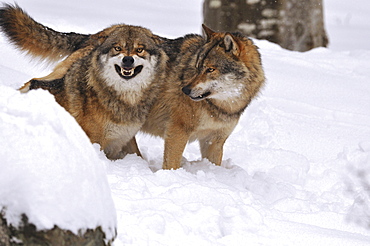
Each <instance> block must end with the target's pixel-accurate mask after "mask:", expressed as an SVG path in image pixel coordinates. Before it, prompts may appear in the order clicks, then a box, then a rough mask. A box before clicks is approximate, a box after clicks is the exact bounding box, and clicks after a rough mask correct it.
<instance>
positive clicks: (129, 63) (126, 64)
mask: <svg viewBox="0 0 370 246" xmlns="http://www.w3.org/2000/svg"><path fill="white" fill-rule="evenodd" d="M134 61H135V60H134V58H133V57H132V56H125V57H123V58H122V63H123V66H124V67H132V64H134Z"/></svg>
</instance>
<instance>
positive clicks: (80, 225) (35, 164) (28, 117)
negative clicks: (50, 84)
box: [0, 86, 116, 240]
mask: <svg viewBox="0 0 370 246" xmlns="http://www.w3.org/2000/svg"><path fill="white" fill-rule="evenodd" d="M0 136H1V139H2V144H1V148H0V170H1V172H0V187H3V188H4V187H7V189H0V207H3V209H5V212H6V219H7V221H8V223H11V224H13V225H15V226H17V225H18V224H19V222H20V215H21V214H23V213H25V214H26V215H27V216H28V218H29V222H30V223H33V224H35V225H36V227H37V229H39V230H42V229H51V228H52V227H54V225H57V226H59V227H60V228H61V229H66V230H70V231H72V232H74V233H75V234H77V233H78V231H79V230H80V229H82V231H83V230H84V229H95V228H96V227H98V226H102V229H103V231H104V232H105V234H106V237H107V240H110V239H112V238H114V236H115V230H116V212H115V207H114V204H113V200H112V197H111V192H110V188H109V185H108V182H107V177H106V173H105V169H104V165H103V163H102V162H101V161H100V159H99V158H98V156H97V154H96V152H95V151H94V148H93V147H92V145H91V143H90V141H89V139H88V137H87V136H86V135H85V133H84V132H83V130H82V129H81V128H80V126H79V125H78V124H77V122H76V121H75V120H74V118H73V117H71V115H70V114H69V113H67V112H66V111H65V110H64V109H63V108H62V107H60V106H59V105H58V104H57V103H56V102H55V100H54V98H53V96H52V95H50V94H49V93H48V92H46V91H42V90H38V91H31V92H30V93H28V94H20V93H19V92H18V91H16V90H14V89H12V88H10V87H6V86H0Z"/></svg>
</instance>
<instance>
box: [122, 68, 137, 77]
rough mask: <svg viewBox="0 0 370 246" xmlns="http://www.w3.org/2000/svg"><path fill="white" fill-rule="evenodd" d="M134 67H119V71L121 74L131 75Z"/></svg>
mask: <svg viewBox="0 0 370 246" xmlns="http://www.w3.org/2000/svg"><path fill="white" fill-rule="evenodd" d="M134 72H135V70H134V68H123V67H121V73H122V75H123V76H132V75H134Z"/></svg>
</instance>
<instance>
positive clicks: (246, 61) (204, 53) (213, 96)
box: [0, 10, 265, 169]
mask: <svg viewBox="0 0 370 246" xmlns="http://www.w3.org/2000/svg"><path fill="white" fill-rule="evenodd" d="M6 12H7V13H8V12H9V11H6ZM9 15H11V14H9ZM11 16H12V17H13V18H12V19H10V18H8V19H10V21H8V24H7V25H3V24H2V23H3V22H4V21H2V17H1V10H0V26H2V27H3V31H4V32H5V33H6V34H7V35H8V36H10V39H11V40H13V43H15V44H16V45H18V46H19V47H20V48H21V49H23V50H25V51H27V52H30V53H31V54H33V55H36V56H41V57H46V58H49V59H53V58H55V57H57V56H60V55H61V54H62V55H70V56H69V57H68V58H70V60H72V61H73V59H74V58H73V56H84V53H89V49H90V47H91V46H93V45H91V43H94V42H96V40H99V39H100V37H101V36H104V35H102V34H99V33H98V34H95V35H85V34H76V33H59V32H56V31H54V30H51V29H48V28H45V27H42V28H40V26H37V25H36V24H33V25H32V26H33V28H34V30H35V29H37V30H39V31H38V32H39V33H43V35H42V36H49V37H52V38H54V37H59V38H61V39H63V40H64V41H63V43H64V45H61V46H59V47H58V48H57V49H56V50H53V51H50V52H49V53H50V55H48V51H47V49H44V48H41V49H42V50H41V51H39V50H36V49H34V48H33V46H32V44H31V45H25V43H26V42H24V41H19V40H20V39H19V38H18V39H16V38H14V37H15V36H17V35H15V34H19V35H20V36H22V31H21V30H23V32H27V30H28V29H27V28H24V27H25V26H26V23H30V22H32V21H28V22H26V21H25V20H24V19H27V18H23V19H22V18H20V16H23V17H24V13H23V15H22V14H21V15H19V16H15V15H14V14H13V15H11ZM28 18H30V17H28ZM12 23H18V24H17V27H18V29H15V28H9V26H15V25H14V24H12ZM203 30H204V33H205V37H203V36H200V35H197V34H188V35H185V36H184V37H180V38H177V39H167V38H164V37H159V36H156V38H157V39H158V40H159V41H158V43H159V44H160V45H159V46H160V47H159V49H163V50H164V52H165V54H166V55H167V57H168V62H167V67H166V69H165V72H164V74H165V75H164V76H165V82H164V83H160V84H159V85H158V91H157V93H158V94H157V100H155V101H154V103H153V104H151V108H150V110H148V115H147V117H146V119H145V121H144V124H143V125H142V126H141V131H143V132H145V133H148V134H150V135H154V136H160V137H162V138H164V140H165V150H164V158H163V169H178V168H180V166H181V159H182V153H183V151H184V148H185V146H186V144H187V143H188V142H189V141H195V140H198V141H199V144H200V149H201V155H202V158H206V159H208V160H209V161H210V162H212V163H214V164H216V165H221V161H222V155H223V146H224V143H225V141H226V140H227V138H228V137H229V136H230V134H231V133H232V131H233V129H234V128H235V126H236V125H237V123H238V121H239V118H240V116H241V114H242V113H243V112H244V110H245V109H246V108H247V106H248V105H249V103H250V102H251V100H252V99H253V98H255V97H256V95H258V93H259V91H260V89H261V88H262V86H263V85H264V82H265V76H264V71H263V67H262V63H261V56H260V54H259V52H258V47H257V46H256V45H254V43H253V41H252V40H251V39H249V38H247V37H245V36H243V35H241V34H239V33H228V32H214V31H213V30H211V29H209V28H208V27H206V26H205V25H203ZM27 34H28V35H29V36H31V37H32V36H34V38H37V37H36V36H35V35H34V34H32V33H27ZM23 35H24V34H23ZM12 37H13V38H12ZM41 40H42V39H41ZM44 45H45V46H47V44H46V43H45V44H43V45H41V47H44ZM55 54H57V55H55ZM71 54H72V55H71ZM68 58H67V59H66V60H65V61H63V62H64V64H63V62H62V63H61V65H60V67H59V68H58V67H57V68H56V70H54V72H53V73H52V74H51V75H50V76H49V77H48V76H47V78H46V79H45V78H43V79H44V80H46V81H43V80H42V79H41V80H38V82H37V83H34V84H35V85H36V84H49V83H50V82H51V83H54V82H53V81H55V80H56V81H57V80H58V79H59V77H61V76H63V74H64V73H65V71H66V70H68V69H69V67H71V64H73V62H70V61H69V60H68ZM118 70H119V69H118ZM162 72H163V71H162ZM23 89H24V88H23ZM26 90H27V88H26ZM146 96H147V95H146ZM116 134H117V133H116Z"/></svg>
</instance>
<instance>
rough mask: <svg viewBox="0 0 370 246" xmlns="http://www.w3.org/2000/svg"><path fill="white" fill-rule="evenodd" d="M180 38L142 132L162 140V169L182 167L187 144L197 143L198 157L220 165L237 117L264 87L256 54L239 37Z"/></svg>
mask: <svg viewBox="0 0 370 246" xmlns="http://www.w3.org/2000/svg"><path fill="white" fill-rule="evenodd" d="M203 30H204V32H205V34H206V38H205V39H204V38H203V37H200V36H197V35H191V36H185V38H184V39H183V41H182V42H181V46H180V47H179V50H178V54H177V59H176V60H175V61H173V63H172V64H171V67H172V68H173V69H172V70H170V71H169V74H168V75H167V80H168V82H167V83H164V84H163V85H162V88H161V94H160V96H159V98H160V100H158V101H157V102H156V103H155V104H154V106H153V108H152V110H151V111H150V113H149V116H148V118H147V120H146V122H145V124H144V125H143V127H142V129H141V130H142V131H143V132H147V133H149V134H152V135H156V136H161V137H163V138H164V140H165V149H164V157H163V168H164V169H177V168H180V166H181V159H182V153H183V151H184V149H185V146H186V144H187V143H188V142H189V141H190V142H191V141H195V140H198V141H199V145H200V150H201V155H202V158H206V159H208V160H209V161H210V162H212V163H214V164H216V165H221V161H222V155H223V146H224V143H225V141H226V140H227V138H228V137H229V136H230V134H231V133H232V131H233V129H234V128H235V126H236V125H237V123H238V120H239V118H240V116H241V114H242V113H243V112H244V110H245V109H246V107H247V106H248V105H249V103H250V102H251V100H252V99H253V98H254V97H255V96H256V95H257V94H258V92H259V91H260V88H261V87H262V86H263V84H264V81H265V76H264V72H263V67H262V63H261V58H260V54H259V52H258V49H257V47H256V46H255V45H254V44H253V42H252V40H250V39H248V38H247V37H244V36H243V35H241V34H239V33H225V32H214V31H212V30H211V29H209V28H207V27H206V26H204V25H203Z"/></svg>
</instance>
